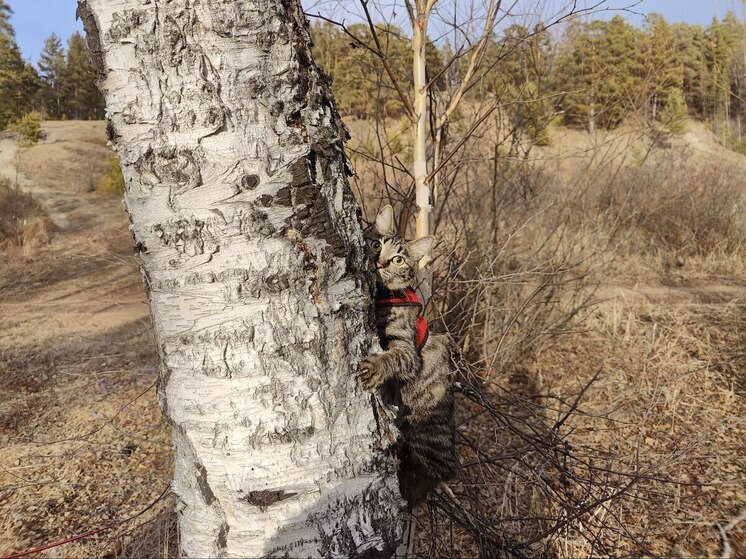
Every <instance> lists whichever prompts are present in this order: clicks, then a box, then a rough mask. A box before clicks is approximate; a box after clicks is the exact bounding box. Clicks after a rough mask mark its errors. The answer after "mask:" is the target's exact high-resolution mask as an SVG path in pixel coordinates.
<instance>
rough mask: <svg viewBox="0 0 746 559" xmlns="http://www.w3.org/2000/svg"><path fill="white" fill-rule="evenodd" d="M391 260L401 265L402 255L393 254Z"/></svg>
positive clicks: (402, 261) (402, 262)
mask: <svg viewBox="0 0 746 559" xmlns="http://www.w3.org/2000/svg"><path fill="white" fill-rule="evenodd" d="M391 261H392V262H393V263H394V264H396V265H397V266H401V265H402V264H404V258H403V257H402V256H399V255H396V256H394V257H393V258H392V259H391Z"/></svg>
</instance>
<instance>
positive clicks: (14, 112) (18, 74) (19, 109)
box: [0, 0, 38, 130]
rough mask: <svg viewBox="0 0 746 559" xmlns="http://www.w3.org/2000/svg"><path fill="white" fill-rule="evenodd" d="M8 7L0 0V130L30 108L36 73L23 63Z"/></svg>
mask: <svg viewBox="0 0 746 559" xmlns="http://www.w3.org/2000/svg"><path fill="white" fill-rule="evenodd" d="M9 12H10V9H9V8H8V7H7V4H4V3H3V2H2V0H0V130H2V129H5V128H6V127H7V126H8V123H10V122H12V121H14V120H17V119H19V118H20V117H22V116H23V115H25V114H26V113H28V112H29V111H31V110H32V109H33V108H34V100H35V97H36V92H37V88H38V75H37V74H36V71H35V70H34V68H33V67H32V66H31V65H30V64H27V63H26V62H24V60H23V58H22V57H21V51H20V49H19V48H18V45H17V44H16V41H15V34H14V32H13V28H12V27H10V24H9V23H8V20H7V14H8V13H9Z"/></svg>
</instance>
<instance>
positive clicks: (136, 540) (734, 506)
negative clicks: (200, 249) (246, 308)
mask: <svg viewBox="0 0 746 559" xmlns="http://www.w3.org/2000/svg"><path fill="white" fill-rule="evenodd" d="M366 126H367V125H366V124H365V123H362V124H361V123H359V122H358V123H355V127H356V128H354V129H353V132H355V131H356V130H357V131H358V132H361V131H365V130H368V131H369V129H368V128H366ZM44 128H45V129H46V130H47V131H48V132H49V136H48V141H45V142H42V143H41V144H40V145H39V146H37V147H35V148H31V149H29V150H25V153H23V154H22V165H23V167H22V168H23V169H25V172H27V174H28V175H29V178H33V179H34V180H35V181H38V183H39V184H40V185H42V187H43V188H44V189H46V190H39V192H38V194H39V195H40V196H41V195H46V194H49V193H54V194H55V195H54V196H51V195H50V196H49V197H47V198H45V204H46V205H48V207H50V208H52V209H54V210H55V212H57V213H58V214H59V215H61V216H63V217H65V218H67V219H68V220H69V227H68V228H66V229H64V230H62V231H60V232H59V233H58V234H57V235H55V237H54V238H53V239H51V241H50V242H49V243H48V244H46V245H41V246H37V247H36V248H35V249H34V250H33V251H30V253H29V254H27V255H25V256H24V257H23V258H17V259H16V261H15V263H13V262H9V263H8V265H7V266H4V267H2V269H0V312H1V313H2V315H3V316H4V319H3V321H4V322H3V324H2V328H3V336H2V337H1V338H0V356H1V357H0V375H2V378H3V379H5V382H4V383H3V384H2V386H1V387H0V396H2V403H1V404H0V443H1V444H2V446H3V453H2V455H1V456H0V519H2V520H0V533H3V534H7V537H4V538H2V539H1V540H0V554H2V553H8V552H14V551H18V550H20V549H23V548H25V547H29V546H32V545H39V544H42V543H46V542H48V541H50V540H54V539H57V538H59V537H62V536H65V535H70V534H71V533H76V532H80V531H84V530H86V529H88V528H90V527H92V526H95V525H100V524H106V523H107V522H109V521H111V520H121V519H128V518H131V517H132V516H133V515H135V514H137V513H138V512H140V511H142V510H143V509H145V508H146V507H147V506H148V505H150V504H151V503H153V502H154V501H155V500H156V499H157V497H158V496H159V495H160V492H161V491H162V490H163V489H164V488H165V487H166V486H167V485H168V483H169V480H170V475H171V472H170V468H171V465H170V464H171V462H170V461H171V454H170V452H171V451H170V441H169V434H168V429H167V427H166V426H165V425H164V423H163V421H162V419H161V417H160V411H159V410H158V408H157V404H156V401H155V397H154V394H153V390H152V388H151V386H152V384H153V382H154V380H155V365H156V360H157V358H156V355H155V354H154V351H153V347H154V346H153V342H152V339H151V332H150V326H149V321H148V320H147V307H146V305H145V302H144V301H145V299H144V294H143V293H142V288H141V287H140V285H139V281H140V280H139V277H138V276H137V272H136V267H135V265H134V261H133V259H132V257H131V252H130V246H131V238H130V237H129V235H128V233H127V230H126V216H124V214H123V212H122V210H121V205H120V204H119V202H118V201H117V200H114V199H111V198H108V197H102V196H100V195H98V194H97V193H89V191H90V190H91V189H92V187H93V186H95V185H96V184H98V182H99V180H100V177H101V176H103V175H104V174H105V172H106V151H105V148H104V145H105V138H104V130H103V129H104V126H103V124H102V123H95V124H90V125H85V124H84V123H45V125H44ZM358 129H360V130H358ZM688 129H689V132H687V135H686V136H685V137H684V138H683V139H681V140H675V142H674V143H675V144H676V142H683V143H686V145H685V146H679V145H674V147H673V148H672V149H670V150H666V151H664V152H658V153H653V152H651V153H647V150H648V149H649V147H650V142H649V139H646V135H645V134H646V132H644V131H643V132H639V131H637V130H634V129H633V128H632V127H626V128H625V127H623V128H622V129H620V130H619V131H617V132H616V133H615V134H609V135H608V136H607V137H605V138H595V139H591V138H588V137H587V136H586V135H584V134H581V133H578V132H574V131H564V130H554V131H553V132H552V133H553V135H554V136H555V140H556V141H555V142H554V143H553V145H552V146H550V147H549V148H541V149H538V148H535V149H534V150H532V151H531V152H530V153H529V154H526V153H519V152H516V151H511V152H508V151H505V149H504V146H502V145H497V146H496V145H495V144H494V142H495V141H497V140H498V138H495V137H492V136H490V135H485V136H483V137H481V138H475V139H474V142H473V144H470V145H468V146H466V147H467V151H468V154H469V156H470V158H471V160H470V164H469V166H467V167H462V168H461V169H460V170H459V171H458V172H455V173H454V174H452V175H448V176H447V177H446V178H447V179H448V184H449V185H450V188H451V190H450V192H449V193H448V194H447V196H446V200H445V201H444V202H443V207H444V208H445V210H444V211H443V214H442V216H443V217H442V221H441V223H440V229H439V231H438V234H439V236H440V238H441V244H440V249H439V250H440V256H439V259H438V260H437V261H436V264H437V266H438V270H439V272H438V273H439V276H438V283H437V284H436V285H437V287H436V298H437V299H438V300H437V301H436V303H437V305H436V306H435V313H436V315H439V318H440V319H439V320H437V321H436V322H438V324H436V328H440V327H442V326H443V325H447V326H448V327H449V328H450V329H451V330H452V332H453V333H454V335H455V336H456V337H457V339H458V341H459V343H460V346H461V347H462V349H464V350H465V353H466V355H467V356H468V357H469V358H470V361H471V365H470V367H468V368H467V370H468V371H469V374H468V375H466V376H465V377H464V378H462V379H461V382H462V383H463V385H464V394H461V395H459V396H458V409H457V414H458V422H459V434H458V444H459V448H460V451H461V455H462V461H463V463H464V472H465V474H464V477H463V479H462V480H461V482H460V483H458V484H454V487H453V488H454V490H455V492H456V494H457V496H458V498H459V501H460V502H459V504H458V505H454V504H453V503H452V502H450V501H449V500H448V499H444V498H442V497H436V498H434V499H433V501H432V503H431V505H432V506H431V509H430V510H428V511H425V512H424V513H423V514H422V515H421V516H420V521H421V528H420V532H419V539H418V548H417V549H418V553H419V555H420V556H421V557H452V556H457V557H473V556H478V555H480V554H481V555H482V556H484V557H496V556H500V555H505V554H511V553H512V554H513V555H514V556H525V557H540V556H543V557H561V558H568V559H569V558H574V557H622V556H645V555H648V556H664V555H665V556H675V557H695V556H707V557H713V556H717V554H718V552H719V541H718V539H717V531H716V530H715V529H714V528H713V524H714V523H715V522H718V521H723V520H728V519H730V518H732V517H734V516H735V515H736V514H737V513H738V510H739V509H740V507H741V506H743V505H744V504H745V503H746V483H744V480H745V479H746V472H745V471H744V469H745V468H746V465H745V464H744V456H746V448H744V443H743V435H742V433H743V428H744V417H746V415H745V413H744V412H746V409H744V400H743V397H744V390H745V388H746V377H745V376H744V371H745V370H746V359H745V358H744V355H746V352H745V351H744V345H745V343H746V342H745V339H744V336H743V334H742V332H744V331H745V330H744V328H745V327H746V314H745V312H744V306H743V304H742V301H743V297H744V296H746V289H745V288H744V285H746V283H745V281H746V274H745V273H744V271H745V270H746V269H745V268H744V262H745V261H746V260H745V258H744V257H745V256H746V255H744V252H743V237H744V231H746V228H745V227H744V222H743V221H742V220H743V217H742V216H743V212H742V211H740V212H739V211H734V209H735V208H743V195H744V190H743V187H742V186H741V185H740V184H739V183H738V177H739V176H741V175H742V173H743V169H744V168H745V167H746V165H744V163H743V160H740V159H737V158H736V159H734V158H733V156H732V154H728V153H725V152H723V151H722V150H721V149H720V148H718V147H717V146H716V145H715V144H714V143H713V142H711V141H710V140H711V139H710V138H709V137H706V136H704V135H703V133H702V131H701V130H699V128H698V127H697V126H696V124H695V123H693V124H692V125H691V126H689V127H688ZM390 132H391V133H392V134H394V135H398V137H399V140H398V142H399V143H398V144H396V145H392V147H391V149H389V148H386V149H387V150H389V151H397V150H398V151H399V152H400V154H401V155H406V154H405V152H406V149H407V142H406V138H405V137H404V136H405V134H404V135H403V134H399V132H398V124H397V123H392V125H391V130H390ZM560 136H561V137H560ZM368 143H369V144H371V145H370V146H368V147H369V148H370V150H372V151H375V149H377V148H376V145H375V144H376V142H375V140H370V141H369V142H368ZM683 148H686V149H691V150H695V151H694V155H692V156H691V157H688V156H684V155H676V154H684V153H689V152H684V151H679V149H683ZM366 149H367V148H366ZM402 150H403V151H402ZM703 153H704V154H705V155H706V157H702V154H703ZM495 154H498V156H499V157H498V158H497V159H498V160H499V161H498V162H499V164H498V165H494V164H493V163H494V161H493V160H492V159H490V158H494V156H495ZM705 159H709V160H711V162H712V163H713V164H712V165H710V166H707V165H704V164H702V162H703V161H705ZM92 161H94V162H96V163H95V164H93V165H92V164H91V162H92ZM721 161H727V163H728V165H730V166H734V167H722V168H717V166H718V164H719V162H721ZM357 162H358V169H357V170H358V173H359V179H358V182H357V186H358V189H359V192H360V193H361V195H363V196H364V197H365V201H366V205H367V207H368V215H371V214H372V213H373V212H374V211H375V209H376V207H375V206H376V204H377V203H378V201H379V200H380V199H381V191H382V190H383V187H382V184H383V182H382V178H381V176H380V174H381V173H382V171H381V170H380V167H377V166H376V165H375V164H373V163H371V162H370V161H367V160H366V159H365V157H363V156H358V160H357ZM692 162H696V163H698V165H696V166H693V165H692ZM99 163H100V167H99V166H98V165H99ZM60 170H61V171H60ZM739 173H740V174H739ZM387 178H388V181H389V182H390V184H389V190H388V194H390V195H391V196H392V197H393V198H394V199H397V196H399V195H401V196H406V188H405V187H406V184H407V179H406V176H405V174H403V173H401V174H399V175H397V174H396V173H393V172H392V170H391V169H387ZM45 185H46V186H45ZM393 188H396V189H400V190H401V192H399V193H397V192H395V191H394V190H393ZM444 196H445V195H444ZM441 200H442V199H441ZM0 207H2V206H0ZM45 207H47V206H45ZM474 216H479V219H475V217H474ZM19 277H24V278H25V279H24V281H23V282H19V281H18V278H19ZM596 287H600V289H599V290H598V292H597V293H596V295H595V296H594V289H595V288H596ZM591 300H594V301H596V302H598V301H600V304H599V305H597V306H596V307H593V308H591V307H588V306H587V304H588V303H589V302H590V301H591ZM591 311H592V312H591ZM172 507H173V501H172V500H170V499H168V500H162V501H159V502H158V503H157V504H156V505H154V506H153V508H152V509H149V510H148V512H147V513H146V514H145V515H143V516H141V517H137V518H134V519H132V520H131V521H129V522H127V523H126V524H124V525H122V526H119V527H118V528H117V529H116V530H112V531H107V532H105V533H102V534H99V535H97V536H95V537H93V538H90V539H88V540H85V541H82V542H78V543H74V544H70V545H68V546H65V548H59V549H58V550H55V551H53V552H49V553H47V556H60V555H63V556H65V557H92V556H96V555H97V554H102V555H106V556H110V557H137V558H140V557H142V558H145V557H169V558H170V557H176V556H177V555H178V552H177V547H178V543H177V536H176V532H175V516H174V513H173V512H172V510H173V509H172ZM743 529H744V527H743V526H742V525H739V526H737V527H736V528H735V529H734V531H733V533H732V535H731V536H732V543H733V545H734V548H735V552H734V555H733V556H734V557H736V556H738V555H737V554H738V553H744V550H745V549H746V545H744V532H743ZM60 550H63V551H60Z"/></svg>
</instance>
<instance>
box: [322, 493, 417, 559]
mask: <svg viewBox="0 0 746 559" xmlns="http://www.w3.org/2000/svg"><path fill="white" fill-rule="evenodd" d="M397 496H398V495H392V490H391V489H389V488H388V487H386V486H382V485H379V484H373V485H370V486H368V487H367V488H366V489H365V490H364V491H363V492H362V494H361V495H356V496H355V497H353V498H352V499H344V500H333V501H331V502H330V503H329V506H328V507H327V510H325V511H321V512H319V513H314V514H311V515H309V517H308V523H309V524H310V525H315V526H316V527H317V529H318V533H319V539H320V541H321V549H320V552H321V553H320V554H321V556H322V557H331V556H332V555H335V556H339V555H343V556H345V557H349V558H351V559H382V558H388V557H392V556H393V555H394V553H395V552H396V548H397V547H398V542H399V541H400V539H401V534H400V533H399V525H398V524H397V523H396V522H391V518H392V515H391V503H392V502H396V498H397ZM363 503H364V504H363ZM401 504H402V507H403V504H404V502H403V501H401ZM361 510H365V515H364V517H365V522H366V523H370V525H371V526H372V527H373V529H374V530H375V533H376V534H377V535H378V536H380V538H381V542H382V544H383V548H382V549H376V548H372V549H367V550H365V551H363V552H360V551H358V548H357V544H356V542H355V537H354V536H353V534H352V530H351V528H350V526H349V525H348V519H350V518H351V517H352V516H353V515H355V514H356V513H357V512H359V511H361ZM332 518H333V519H336V520H337V522H336V525H333V526H327V524H328V522H329V520H330V519H332Z"/></svg>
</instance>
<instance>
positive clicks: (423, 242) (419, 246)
mask: <svg viewBox="0 0 746 559" xmlns="http://www.w3.org/2000/svg"><path fill="white" fill-rule="evenodd" d="M434 243H435V237H433V236H432V235H428V236H427V237H422V238H421V239H417V240H416V241H412V242H411V243H409V245H407V252H408V253H409V256H411V257H412V260H414V261H415V262H419V261H420V260H421V259H422V257H423V256H425V255H426V254H427V253H428V252H430V249H431V248H433V244H434Z"/></svg>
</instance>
